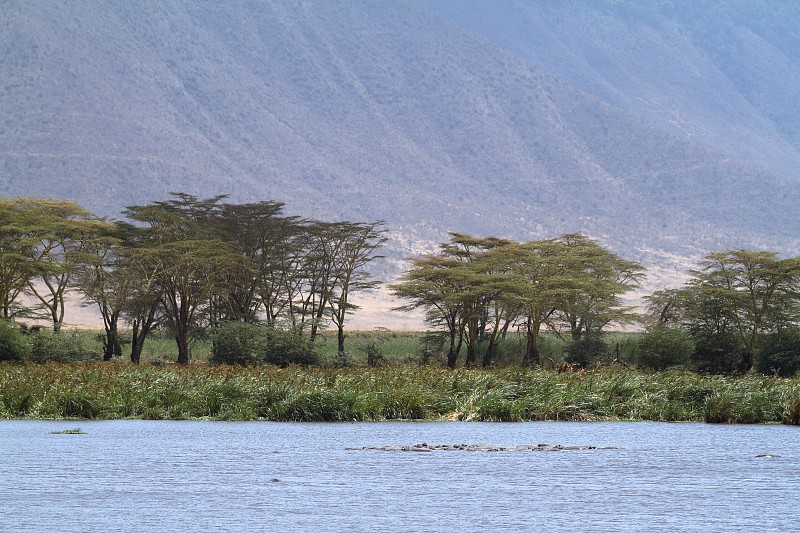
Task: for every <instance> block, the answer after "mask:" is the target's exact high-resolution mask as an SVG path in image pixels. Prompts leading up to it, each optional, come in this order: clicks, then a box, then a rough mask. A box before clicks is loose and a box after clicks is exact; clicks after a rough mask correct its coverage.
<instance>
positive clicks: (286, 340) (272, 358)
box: [261, 328, 320, 367]
mask: <svg viewBox="0 0 800 533" xmlns="http://www.w3.org/2000/svg"><path fill="white" fill-rule="evenodd" d="M264 340H265V342H264V348H263V352H262V354H261V360H262V361H263V362H265V363H271V364H273V365H277V366H280V367H286V366H289V365H316V364H319V360H320V357H319V353H318V352H317V347H316V346H315V345H314V343H313V342H311V340H310V339H308V338H307V337H304V336H301V335H298V334H296V333H294V332H289V331H283V330H280V329H272V328H268V329H267V328H265V339H264Z"/></svg>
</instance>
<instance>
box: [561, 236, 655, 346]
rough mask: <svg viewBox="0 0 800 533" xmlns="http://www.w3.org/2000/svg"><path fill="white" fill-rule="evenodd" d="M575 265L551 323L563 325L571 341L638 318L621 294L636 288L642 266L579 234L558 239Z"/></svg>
mask: <svg viewBox="0 0 800 533" xmlns="http://www.w3.org/2000/svg"><path fill="white" fill-rule="evenodd" d="M557 240H558V241H559V242H561V243H563V244H564V245H565V248H564V253H565V254H567V255H568V256H569V258H570V264H571V265H572V266H573V267H574V271H573V272H572V280H571V283H572V286H573V288H574V290H573V291H570V293H568V294H565V295H564V298H563V300H562V302H561V304H560V305H559V308H558V309H557V310H556V312H555V313H554V315H553V317H552V320H551V321H550V322H551V326H552V327H553V329H554V330H555V331H556V332H559V331H560V329H561V328H560V327H561V326H562V325H563V326H566V328H567V329H568V331H569V334H570V336H571V339H572V341H573V342H575V341H580V340H582V339H584V338H588V337H592V336H596V335H598V334H599V333H600V332H601V331H602V329H603V328H604V327H606V326H607V325H609V324H611V323H615V324H617V325H622V324H625V323H631V322H634V321H636V320H637V318H638V316H637V315H636V314H634V313H633V312H632V309H633V308H632V307H629V306H623V305H622V301H621V296H622V295H623V294H625V293H626V292H628V291H630V290H632V289H635V288H637V287H639V284H640V282H641V280H642V278H643V277H644V267H642V266H641V265H640V264H639V263H636V262H634V261H628V260H625V259H622V258H621V257H619V256H618V255H616V254H614V253H613V252H611V251H609V250H606V249H605V248H603V247H602V246H600V245H599V244H597V243H596V242H595V241H593V240H591V239H589V238H588V237H586V236H584V235H582V234H579V233H572V234H565V235H562V236H561V237H559V238H558V239H557Z"/></svg>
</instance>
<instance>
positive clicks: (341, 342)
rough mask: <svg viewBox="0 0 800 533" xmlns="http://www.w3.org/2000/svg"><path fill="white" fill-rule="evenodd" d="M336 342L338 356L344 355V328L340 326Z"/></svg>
mask: <svg viewBox="0 0 800 533" xmlns="http://www.w3.org/2000/svg"><path fill="white" fill-rule="evenodd" d="M336 340H337V341H338V342H339V355H344V326H342V325H339V331H338V333H337V335H336Z"/></svg>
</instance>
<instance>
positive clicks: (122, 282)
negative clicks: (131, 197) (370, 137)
mask: <svg viewBox="0 0 800 533" xmlns="http://www.w3.org/2000/svg"><path fill="white" fill-rule="evenodd" d="M225 198H226V197H225V196H216V197H213V198H208V199H198V198H197V197H195V196H192V195H189V194H183V193H173V194H172V196H171V198H170V199H169V200H166V201H156V202H153V203H151V204H148V205H142V206H131V207H128V208H127V209H126V210H125V212H124V215H125V217H126V218H127V219H128V220H127V221H113V222H111V221H107V220H104V219H100V218H98V217H96V216H94V215H92V214H91V213H89V212H87V211H86V210H84V209H82V208H80V207H79V206H77V205H75V204H73V203H71V202H66V201H57V200H38V199H26V198H17V199H0V301H1V302H2V313H3V317H4V318H6V319H13V318H17V317H20V318H38V319H41V318H45V317H47V318H49V319H50V320H51V321H52V324H53V330H54V331H55V332H58V331H59V330H60V329H61V325H62V323H63V321H64V302H65V296H66V295H67V293H68V292H70V291H78V292H80V293H81V294H82V295H83V296H84V298H85V299H86V300H87V301H89V302H92V303H94V304H96V306H97V308H98V309H99V310H100V314H101V315H102V318H103V325H104V330H105V342H104V359H105V360H108V359H111V358H112V357H113V356H115V355H116V356H120V355H121V354H122V343H121V337H120V323H121V322H126V323H127V324H129V326H130V331H131V354H130V359H131V361H132V362H133V363H138V362H139V359H140V356H141V353H142V348H143V346H144V342H145V339H146V337H147V335H148V334H149V333H150V332H151V331H152V330H153V329H154V328H155V327H156V326H161V325H163V326H167V327H169V328H170V330H171V331H172V332H174V334H175V341H176V344H177V348H178V363H180V364H187V363H188V362H189V360H190V342H191V340H192V339H193V337H194V336H195V335H196V334H197V333H198V332H199V331H201V330H202V329H203V328H208V327H211V328H214V327H216V326H219V325H221V324H224V323H230V322H239V323H246V324H260V325H266V326H268V327H270V328H274V329H276V330H277V329H280V330H282V331H289V332H291V333H292V334H293V335H296V336H297V337H304V338H306V339H309V340H311V341H313V340H314V338H315V337H316V336H317V335H318V333H319V331H320V329H321V328H322V327H324V326H325V325H327V324H329V323H333V324H334V325H335V327H336V329H337V336H338V341H339V350H340V351H341V352H344V349H345V348H344V339H345V335H344V331H345V322H346V318H347V317H348V316H349V314H350V313H352V312H353V311H354V310H355V309H357V306H355V305H354V304H353V303H352V301H351V296H352V294H354V293H356V292H358V291H362V290H365V289H369V288H373V287H375V286H376V285H377V281H376V280H374V279H372V277H371V276H370V274H369V272H368V271H367V269H366V267H367V266H368V265H369V263H370V262H372V261H373V260H375V259H377V258H379V257H381V256H380V255H378V253H377V252H378V250H379V248H380V247H381V245H382V244H383V243H384V242H385V237H384V229H383V223H382V222H380V221H376V222H366V223H364V222H320V221H314V220H307V219H302V218H300V217H296V216H287V215H285V214H284V213H283V208H284V206H283V204H281V203H278V202H270V201H266V202H256V203H247V204H231V203H225V202H224V200H225ZM24 296H28V298H25V297H24ZM31 300H33V301H34V302H35V303H34V304H33V305H32V304H30V303H29V302H30V301H31Z"/></svg>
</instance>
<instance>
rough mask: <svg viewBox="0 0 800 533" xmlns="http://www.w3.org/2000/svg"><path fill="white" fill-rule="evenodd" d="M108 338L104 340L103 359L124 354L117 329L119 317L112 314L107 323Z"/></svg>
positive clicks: (107, 359)
mask: <svg viewBox="0 0 800 533" xmlns="http://www.w3.org/2000/svg"><path fill="white" fill-rule="evenodd" d="M105 327H106V338H105V340H104V341H103V361H111V359H112V358H113V357H115V356H116V357H121V356H122V343H121V341H120V338H119V331H118V329H117V317H116V316H113V315H112V316H110V317H109V318H108V320H107V322H106V324H105Z"/></svg>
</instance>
